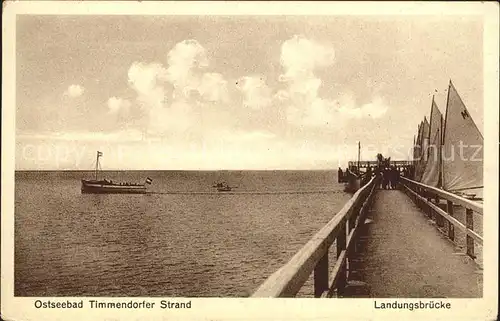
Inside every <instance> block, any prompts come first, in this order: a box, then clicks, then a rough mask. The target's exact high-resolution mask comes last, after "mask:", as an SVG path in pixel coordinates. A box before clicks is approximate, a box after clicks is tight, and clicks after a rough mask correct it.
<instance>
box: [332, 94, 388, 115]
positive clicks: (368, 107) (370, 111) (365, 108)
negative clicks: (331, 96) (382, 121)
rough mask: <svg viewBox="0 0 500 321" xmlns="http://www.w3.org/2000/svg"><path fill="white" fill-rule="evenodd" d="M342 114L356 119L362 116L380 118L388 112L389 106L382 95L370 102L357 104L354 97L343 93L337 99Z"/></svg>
mask: <svg viewBox="0 0 500 321" xmlns="http://www.w3.org/2000/svg"><path fill="white" fill-rule="evenodd" d="M336 105H337V106H338V111H339V113H340V114H342V115H344V116H346V117H348V118H354V119H360V118H374V119H377V118H380V117H382V116H383V115H385V114H386V113H387V111H388V110H389V107H388V106H387V105H386V103H385V102H384V100H383V99H382V98H381V97H375V98H374V99H373V100H372V101H371V102H370V103H367V104H364V105H361V106H356V101H355V100H354V97H352V96H350V95H343V96H342V97H341V98H340V99H339V100H337V101H336Z"/></svg>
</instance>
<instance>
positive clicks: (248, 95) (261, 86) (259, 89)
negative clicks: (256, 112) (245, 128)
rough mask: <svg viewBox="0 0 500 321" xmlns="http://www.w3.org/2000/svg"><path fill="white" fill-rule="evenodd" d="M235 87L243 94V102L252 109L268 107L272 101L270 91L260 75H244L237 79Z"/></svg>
mask: <svg viewBox="0 0 500 321" xmlns="http://www.w3.org/2000/svg"><path fill="white" fill-rule="evenodd" d="M236 84H237V85H236V86H237V88H238V89H239V90H240V91H241V93H242V94H243V104H244V106H246V107H250V108H252V109H261V108H265V107H268V106H269V105H270V104H271V102H272V91H271V89H270V88H269V86H267V84H266V80H265V79H264V78H263V77H260V76H245V77H241V78H240V79H238V81H237V83H236Z"/></svg>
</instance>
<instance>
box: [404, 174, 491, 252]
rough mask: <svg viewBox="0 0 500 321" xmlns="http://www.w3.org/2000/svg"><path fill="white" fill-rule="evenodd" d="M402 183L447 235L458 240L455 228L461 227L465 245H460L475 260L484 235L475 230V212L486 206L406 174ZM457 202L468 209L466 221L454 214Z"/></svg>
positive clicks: (481, 212) (481, 211)
mask: <svg viewBox="0 0 500 321" xmlns="http://www.w3.org/2000/svg"><path fill="white" fill-rule="evenodd" d="M401 184H402V185H403V188H404V190H405V192H406V193H407V194H408V195H409V196H410V197H411V198H412V199H413V201H414V202H415V204H416V205H417V206H418V207H420V208H421V209H422V210H424V212H426V214H427V215H428V216H429V218H431V219H432V220H434V221H435V222H436V225H437V227H438V228H446V230H447V237H448V238H449V239H450V240H451V241H453V242H454V243H457V242H456V240H455V228H457V229H460V230H461V231H462V232H463V233H464V235H465V239H464V241H463V242H464V244H457V245H458V246H459V247H463V248H464V249H465V253H466V254H467V255H468V256H470V257H471V258H473V259H475V258H476V255H475V253H474V247H475V244H476V243H477V244H480V245H482V244H483V237H482V236H481V235H480V234H478V233H477V232H476V231H475V230H474V213H477V214H479V215H481V216H482V215H483V205H482V204H480V203H477V202H473V201H471V200H468V199H466V198H464V197H460V196H458V195H455V194H453V193H450V192H447V191H444V190H442V189H439V188H435V187H432V186H428V185H425V184H422V183H419V182H416V181H413V180H410V179H407V178H404V177H402V178H401ZM441 200H445V201H446V204H442V203H441ZM441 205H445V206H443V207H444V208H442V206H441ZM457 205H459V206H461V207H463V208H464V209H465V224H464V223H463V222H460V221H459V220H458V219H457V218H456V217H454V206H457ZM445 222H446V224H445ZM445 225H446V226H445Z"/></svg>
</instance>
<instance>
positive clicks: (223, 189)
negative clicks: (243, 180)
mask: <svg viewBox="0 0 500 321" xmlns="http://www.w3.org/2000/svg"><path fill="white" fill-rule="evenodd" d="M212 187H215V188H217V191H219V192H231V191H232V190H233V187H231V186H229V185H228V184H227V183H226V182H220V183H217V184H214V185H213V186H212Z"/></svg>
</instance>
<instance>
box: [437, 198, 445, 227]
mask: <svg viewBox="0 0 500 321" xmlns="http://www.w3.org/2000/svg"><path fill="white" fill-rule="evenodd" d="M440 201H441V200H440V198H439V195H436V206H437V207H439V204H440ZM436 224H437V226H439V227H443V225H444V224H443V217H442V216H441V215H439V213H436Z"/></svg>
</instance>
